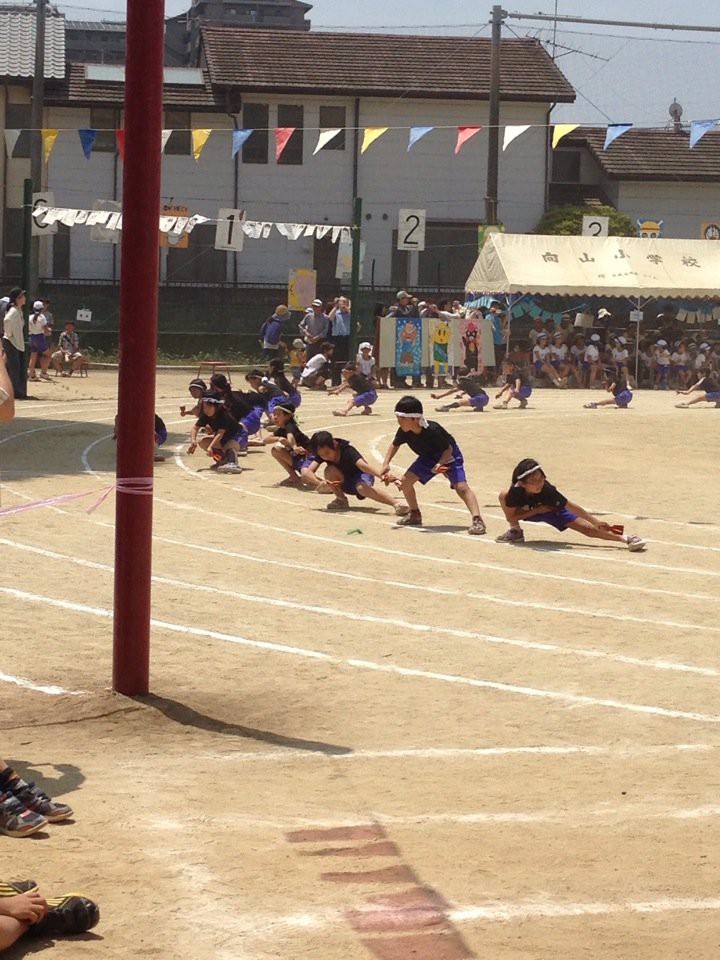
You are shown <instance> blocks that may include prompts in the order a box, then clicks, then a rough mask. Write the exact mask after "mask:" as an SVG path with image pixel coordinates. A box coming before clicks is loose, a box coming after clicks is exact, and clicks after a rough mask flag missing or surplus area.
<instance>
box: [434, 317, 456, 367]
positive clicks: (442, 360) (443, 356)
mask: <svg viewBox="0 0 720 960" xmlns="http://www.w3.org/2000/svg"><path fill="white" fill-rule="evenodd" d="M450 337H451V330H450V323H449V321H447V320H444V319H442V318H441V317H438V318H437V319H433V320H432V321H431V324H430V339H431V341H432V368H433V372H434V373H435V375H436V376H438V377H445V376H447V375H448V374H449V372H450V356H449V351H450Z"/></svg>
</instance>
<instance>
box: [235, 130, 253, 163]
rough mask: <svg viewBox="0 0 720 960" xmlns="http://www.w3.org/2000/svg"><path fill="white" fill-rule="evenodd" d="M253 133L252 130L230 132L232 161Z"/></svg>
mask: <svg viewBox="0 0 720 960" xmlns="http://www.w3.org/2000/svg"><path fill="white" fill-rule="evenodd" d="M253 133H255V131H254V130H233V132H232V159H233V160H234V159H235V157H236V156H237V155H238V153H240V151H241V150H242V148H243V146H244V144H245V143H246V142H247V141H248V140H249V139H250V137H251V136H252V135H253Z"/></svg>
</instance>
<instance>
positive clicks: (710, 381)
mask: <svg viewBox="0 0 720 960" xmlns="http://www.w3.org/2000/svg"><path fill="white" fill-rule="evenodd" d="M700 372H701V373H702V376H701V377H700V379H699V380H698V382H697V383H696V384H693V386H692V387H688V389H687V390H677V391H676V392H677V393H682V394H683V395H684V396H688V394H690V393H697V396H696V397H693V398H692V400H688V401H687V403H676V404H675V406H676V407H680V408H683V407H691V406H692V405H693V404H695V403H703V402H704V401H705V400H707V401H709V402H710V403H714V404H715V406H716V407H720V384H718V382H717V380H715V378H714V377H713V376H712V370H711V369H710V367H705V369H704V370H701V371H700Z"/></svg>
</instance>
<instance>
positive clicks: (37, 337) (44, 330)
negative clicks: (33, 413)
mask: <svg viewBox="0 0 720 960" xmlns="http://www.w3.org/2000/svg"><path fill="white" fill-rule="evenodd" d="M44 311H45V305H44V303H43V302H42V300H36V301H35V303H34V304H33V312H32V313H31V314H30V317H29V319H28V332H29V334H30V362H29V363H28V380H37V379H38V375H37V373H36V372H35V365H36V364H37V362H38V357H39V358H40V377H39V379H40V380H49V379H50V376H49V374H48V367H49V366H50V349H49V347H48V342H47V338H48V337H49V336H50V335H51V334H52V330H51V328H50V327H49V326H48V322H47V317H46V316H45V312H44Z"/></svg>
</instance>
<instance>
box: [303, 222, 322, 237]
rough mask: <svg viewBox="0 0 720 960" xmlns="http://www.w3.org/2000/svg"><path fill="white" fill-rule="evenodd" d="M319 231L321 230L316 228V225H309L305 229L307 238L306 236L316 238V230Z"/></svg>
mask: <svg viewBox="0 0 720 960" xmlns="http://www.w3.org/2000/svg"><path fill="white" fill-rule="evenodd" d="M319 229H320V228H319V227H318V226H316V225H315V224H314V223H309V224H308V225H307V226H306V227H305V236H306V237H314V236H315V231H316V230H319Z"/></svg>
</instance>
